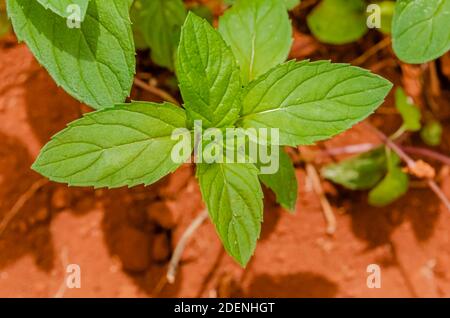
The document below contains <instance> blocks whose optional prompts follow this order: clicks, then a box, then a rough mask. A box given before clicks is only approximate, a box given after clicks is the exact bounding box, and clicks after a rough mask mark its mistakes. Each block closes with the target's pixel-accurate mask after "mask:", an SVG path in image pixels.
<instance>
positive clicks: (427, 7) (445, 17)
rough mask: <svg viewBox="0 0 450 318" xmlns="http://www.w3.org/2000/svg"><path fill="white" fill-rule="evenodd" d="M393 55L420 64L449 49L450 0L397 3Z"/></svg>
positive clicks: (420, 0) (409, 0)
mask: <svg viewBox="0 0 450 318" xmlns="http://www.w3.org/2000/svg"><path fill="white" fill-rule="evenodd" d="M392 40H393V47H394V51H395V54H397V56H398V57H399V58H400V59H401V60H402V61H404V62H407V63H413V64H420V63H425V62H429V61H432V60H434V59H436V58H438V57H440V56H442V55H444V54H445V53H446V52H447V51H448V50H449V49H450V0H398V1H397V2H396V5H395V14H394V19H393V26H392Z"/></svg>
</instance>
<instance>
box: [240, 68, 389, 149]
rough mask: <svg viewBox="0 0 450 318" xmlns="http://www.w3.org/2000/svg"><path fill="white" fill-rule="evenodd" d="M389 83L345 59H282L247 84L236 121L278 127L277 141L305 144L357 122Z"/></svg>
mask: <svg viewBox="0 0 450 318" xmlns="http://www.w3.org/2000/svg"><path fill="white" fill-rule="evenodd" d="M391 87H392V84H391V83H390V82H389V81H388V80H386V79H384V78H382V77H380V76H378V75H375V74H372V73H370V72H369V71H367V70H364V69H361V68H359V67H354V66H349V65H347V64H337V63H330V62H329V61H318V62H309V61H303V62H294V61H290V62H288V63H285V64H282V65H280V66H278V67H276V68H274V69H272V70H271V71H269V72H268V73H267V74H265V75H264V76H262V77H260V78H259V79H257V80H256V81H254V82H252V83H251V84H250V85H249V86H248V87H247V88H246V92H245V94H244V97H243V101H242V103H243V109H242V114H241V118H240V119H239V121H238V124H239V125H241V126H242V127H244V128H250V127H253V128H279V132H280V145H288V146H294V147H295V146H297V145H308V144H312V143H314V142H316V141H319V140H323V139H327V138H330V137H332V136H334V135H336V134H338V133H341V132H343V131H345V130H347V129H349V128H350V127H352V126H353V125H354V124H356V123H358V122H360V121H362V120H363V119H365V118H366V117H367V116H369V115H370V114H371V113H373V112H374V110H375V109H376V108H377V107H378V106H379V105H380V104H381V103H382V102H383V101H384V98H385V97H386V95H387V94H388V92H389V91H390V89H391Z"/></svg>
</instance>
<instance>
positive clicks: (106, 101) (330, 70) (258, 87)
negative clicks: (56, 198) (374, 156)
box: [8, 0, 395, 266]
mask: <svg viewBox="0 0 450 318" xmlns="http://www.w3.org/2000/svg"><path fill="white" fill-rule="evenodd" d="M130 5H131V1H125V0H122V1H115V2H114V4H112V3H110V2H108V4H106V1H100V0H90V1H89V5H88V7H87V10H86V14H85V16H84V20H83V21H82V22H81V28H80V29H70V30H69V29H68V28H67V26H66V25H65V22H66V21H65V20H64V19H63V18H62V17H61V18H60V17H59V16H56V15H57V14H56V13H55V12H54V11H53V10H46V9H45V7H44V6H42V5H41V4H40V3H38V2H37V1H35V2H31V3H30V2H29V1H25V0H15V1H13V0H8V10H9V13H10V16H11V19H12V21H13V24H14V28H15V30H16V32H17V33H18V35H19V37H20V38H22V39H24V40H25V41H26V42H27V43H28V45H29V46H30V48H31V49H32V51H33V52H34V53H35V54H36V56H37V58H38V60H39V61H40V62H41V63H42V64H44V66H46V67H47V69H49V72H50V73H51V74H52V75H53V76H54V78H55V79H56V80H57V82H58V83H59V84H62V85H63V87H64V88H65V89H66V90H68V91H69V92H70V93H72V94H73V95H74V96H76V97H77V98H79V99H80V100H82V101H87V102H90V104H91V105H93V106H95V107H96V108H98V109H99V110H97V111H94V112H91V113H88V114H86V115H84V117H83V118H81V119H79V120H76V121H74V122H72V123H70V124H69V125H68V127H67V128H66V129H64V130H62V131H61V132H59V133H58V134H56V135H55V136H54V137H53V138H52V139H51V141H50V142H48V143H47V144H46V145H45V146H44V148H43V149H42V151H41V153H40V155H39V156H38V158H37V159H36V161H35V163H34V164H33V167H32V168H33V169H34V170H35V171H37V172H39V173H40V174H42V175H43V176H46V177H47V178H49V179H50V180H53V181H56V182H61V183H66V184H68V185H70V186H93V187H95V188H103V187H106V188H116V187H123V186H128V187H132V186H136V185H140V184H143V185H150V184H152V183H154V182H156V181H158V180H159V179H161V178H162V177H164V176H165V175H167V174H169V173H171V172H173V171H175V170H176V169H177V168H178V167H179V166H180V165H181V164H182V162H185V161H190V159H191V155H192V152H194V155H195V154H196V153H197V154H198V152H200V153H202V152H206V149H207V148H208V147H204V148H202V147H201V146H203V142H200V143H196V142H194V143H193V144H191V143H188V144H189V145H190V146H189V147H187V151H181V152H180V156H181V160H177V161H175V160H173V152H174V149H177V147H178V146H179V141H180V139H181V140H188V141H191V140H196V133H195V131H196V129H197V128H198V123H200V128H201V129H215V130H217V131H223V130H226V129H255V130H261V131H263V130H264V129H270V130H275V131H277V132H278V134H279V138H278V141H275V139H269V141H268V142H267V145H268V146H271V147H272V148H273V149H276V151H280V154H279V169H278V170H277V171H276V172H275V173H273V174H261V171H262V169H258V167H260V166H261V165H262V164H263V162H262V161H258V162H247V161H245V162H237V163H230V162H224V161H220V160H219V161H217V162H200V163H199V162H197V173H196V176H197V178H198V181H199V185H200V190H201V193H202V196H203V199H204V201H205V203H206V206H207V209H208V211H209V215H210V218H211V220H212V222H213V223H214V225H215V227H216V229H217V232H218V235H219V237H220V239H221V241H222V243H223V245H224V247H225V249H226V251H227V252H228V253H229V254H230V255H231V256H232V257H233V258H234V259H235V260H236V261H237V262H238V263H239V264H241V265H242V266H245V265H246V264H247V262H248V261H249V259H250V257H251V255H252V254H253V252H254V250H255V247H256V242H257V240H258V238H259V235H260V232H261V222H262V219H263V192H262V190H261V184H260V182H262V183H263V184H265V185H266V186H267V187H269V188H270V189H272V190H273V191H274V193H275V194H276V197H277V201H278V202H279V203H280V204H281V205H283V206H284V207H285V208H287V209H290V210H294V209H295V203H296V199H297V181H296V178H295V172H294V167H293V164H292V162H291V160H290V158H289V156H288V155H287V154H286V153H285V152H284V149H283V147H284V146H292V147H296V146H298V145H309V144H313V143H315V142H317V141H320V140H325V139H327V138H330V137H332V136H334V135H336V134H339V133H341V132H343V131H345V130H347V129H349V128H350V127H352V126H353V125H354V124H356V123H358V122H360V121H361V120H363V119H365V118H366V117H367V116H369V115H370V114H371V113H373V112H374V111H375V109H376V108H377V107H378V106H379V105H380V104H381V103H382V102H383V101H384V98H385V97H386V95H387V94H388V92H389V91H390V89H391V87H392V84H391V83H390V82H389V81H387V80H386V79H384V78H382V77H380V76H377V75H375V74H372V73H370V72H369V71H367V70H364V69H361V68H358V67H353V66H350V65H347V64H339V63H331V62H330V61H317V62H310V61H301V62H297V61H289V62H286V63H283V62H284V61H285V59H286V58H287V56H288V54H289V50H290V45H291V41H292V39H291V36H292V28H291V26H290V22H289V18H288V15H287V13H286V11H287V10H286V9H287V7H286V5H285V3H284V2H280V1H279V0H238V1H236V3H235V5H234V6H233V7H232V8H231V9H230V10H229V11H227V12H226V13H225V15H224V16H223V17H221V19H220V21H219V28H218V30H216V29H214V28H213V27H212V26H211V25H210V24H209V23H208V22H207V21H206V20H204V19H202V18H200V17H198V16H197V15H195V14H194V13H192V12H190V13H188V15H187V18H186V20H185V21H184V24H183V26H182V28H181V35H180V42H179V45H178V49H177V54H176V58H175V64H174V65H175V70H176V76H177V78H178V81H179V87H180V91H181V95H182V98H183V101H184V103H183V107H178V106H176V105H173V104H170V103H162V104H156V103H150V102H139V101H135V102H131V103H126V104H124V103H122V102H123V99H124V97H125V96H126V95H127V94H128V93H129V88H130V85H131V82H132V74H133V72H134V63H135V62H134V59H131V56H132V55H133V54H134V51H133V40H132V32H131V28H130V23H129V18H128V9H129V8H130ZM30 19H31V20H30ZM167 57H168V56H167ZM167 61H168V60H167ZM174 132H176V134H175V136H176V138H174ZM209 141H210V142H212V140H209ZM210 144H211V143H208V142H207V143H206V146H208V145H210ZM272 148H271V149H272ZM201 149H203V150H201ZM216 149H217V148H216ZM219 149H220V147H219ZM184 150H186V149H184ZM231 150H232V152H233V151H237V149H231ZM194 158H195V156H194ZM392 162H394V163H393V164H392V166H393V167H394V166H395V161H394V160H393V161H392ZM394 173H395V171H394V172H393V173H392V174H394Z"/></svg>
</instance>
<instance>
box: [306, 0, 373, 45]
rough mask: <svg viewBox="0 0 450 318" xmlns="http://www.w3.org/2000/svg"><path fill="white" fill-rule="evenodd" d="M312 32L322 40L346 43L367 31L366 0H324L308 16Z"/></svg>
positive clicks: (332, 42)
mask: <svg viewBox="0 0 450 318" xmlns="http://www.w3.org/2000/svg"><path fill="white" fill-rule="evenodd" d="M307 22H308V26H309V28H310V30H311V32H312V33H313V34H314V36H315V37H317V38H318V39H319V40H320V41H321V42H324V43H328V44H346V43H351V42H354V41H356V40H358V39H359V38H361V37H362V36H363V35H364V34H365V33H366V32H367V30H368V29H367V23H366V3H365V1H364V0H322V2H321V3H320V4H319V5H318V6H317V7H315V8H314V10H313V11H312V12H311V13H310V15H309V16H308V18H307Z"/></svg>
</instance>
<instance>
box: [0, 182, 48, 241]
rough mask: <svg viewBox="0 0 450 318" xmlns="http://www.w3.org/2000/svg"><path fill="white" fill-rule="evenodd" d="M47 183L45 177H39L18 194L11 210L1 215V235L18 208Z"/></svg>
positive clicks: (17, 211)
mask: <svg viewBox="0 0 450 318" xmlns="http://www.w3.org/2000/svg"><path fill="white" fill-rule="evenodd" d="M47 183H48V180H47V179H40V180H38V181H36V182H35V183H33V184H32V185H31V187H30V188H29V189H28V190H27V191H26V192H25V193H23V194H22V195H21V196H20V198H19V199H18V200H17V201H16V203H14V205H13V207H12V208H11V210H9V211H8V212H6V214H5V216H4V217H3V220H2V222H1V223H0V236H2V235H3V232H4V231H5V230H6V228H7V227H8V224H9V223H10V222H11V220H12V219H14V217H15V216H16V215H17V213H19V211H20V209H22V208H23V206H24V205H25V203H27V202H28V200H30V199H31V198H32V197H33V195H34V194H35V193H36V192H37V191H38V190H39V189H41V188H42V187H43V186H44V185H46V184H47Z"/></svg>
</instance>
